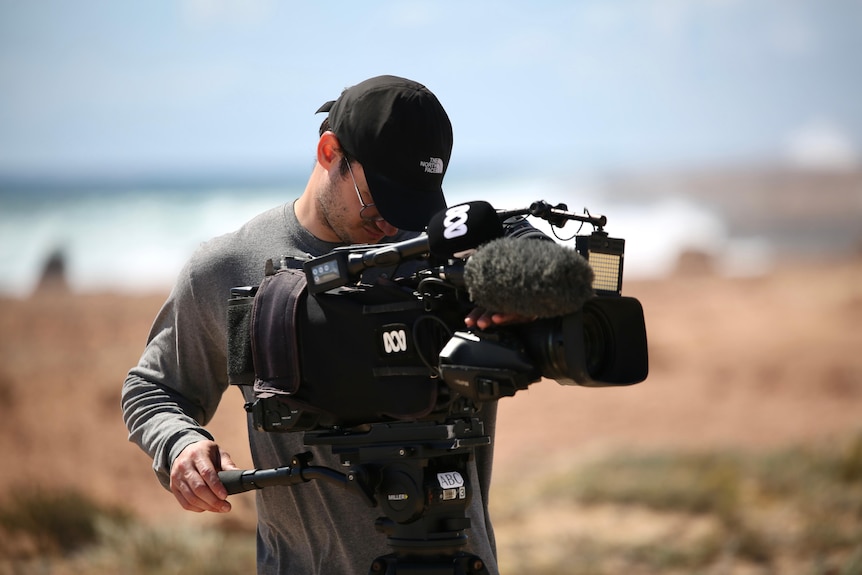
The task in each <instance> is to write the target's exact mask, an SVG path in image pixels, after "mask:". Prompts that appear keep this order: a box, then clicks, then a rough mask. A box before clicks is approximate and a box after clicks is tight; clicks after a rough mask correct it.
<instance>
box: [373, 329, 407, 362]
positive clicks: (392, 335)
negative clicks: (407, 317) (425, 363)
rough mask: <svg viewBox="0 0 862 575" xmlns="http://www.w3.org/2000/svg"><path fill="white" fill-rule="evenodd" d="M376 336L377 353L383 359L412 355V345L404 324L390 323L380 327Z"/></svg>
mask: <svg viewBox="0 0 862 575" xmlns="http://www.w3.org/2000/svg"><path fill="white" fill-rule="evenodd" d="M377 336H378V338H377V347H378V351H379V352H380V355H382V356H384V357H393V356H399V355H403V354H407V353H412V347H413V344H412V342H411V341H410V330H409V327H408V326H407V325H406V324H403V323H390V324H387V325H384V326H381V327H380V328H379V329H378V331H377Z"/></svg>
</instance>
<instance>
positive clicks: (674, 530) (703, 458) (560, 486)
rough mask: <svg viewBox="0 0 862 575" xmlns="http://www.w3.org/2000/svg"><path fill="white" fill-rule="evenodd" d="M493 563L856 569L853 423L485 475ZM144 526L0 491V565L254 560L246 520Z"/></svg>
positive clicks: (79, 506)
mask: <svg viewBox="0 0 862 575" xmlns="http://www.w3.org/2000/svg"><path fill="white" fill-rule="evenodd" d="M492 512H493V518H494V523H495V526H496V531H497V538H498V548H499V555H500V565H501V570H502V573H504V574H510V573H527V572H529V573H531V574H533V575H551V574H554V575H606V574H607V575H610V574H617V573H634V574H645V575H649V574H662V575H669V574H670V575H672V574H677V573H678V574H704V575H706V574H736V573H739V574H743V573H745V574H760V573H762V574H764V575H765V574H770V575H771V574H783V573H793V574H803V575H862V434H859V435H857V436H854V437H850V438H847V439H846V440H844V441H835V442H832V443H830V444H827V445H818V446H804V447H792V448H785V449H780V450H774V451H770V452H766V453H744V452H740V451H727V452H702V453H650V454H644V453H630V454H625V453H617V454H614V455H611V456H606V457H604V458H601V459H598V460H595V461H592V462H588V463H583V462H582V463H579V464H577V465H573V466H572V467H571V468H568V469H563V470H558V471H555V472H553V473H550V474H546V475H542V476H540V477H539V478H537V479H535V480H532V481H530V482H529V484H527V482H526V481H523V480H522V481H521V482H514V481H509V482H507V483H502V484H495V487H494V493H493V497H492ZM194 525H196V523H195V522H193V521H189V522H186V523H183V524H182V525H179V524H176V522H172V523H171V524H169V525H150V524H146V523H144V522H142V521H140V520H138V519H137V518H135V517H134V515H133V514H132V513H131V512H129V511H128V510H124V509H120V508H116V507H113V506H108V505H104V504H100V503H98V502H96V501H94V500H92V499H89V498H88V497H86V496H85V495H83V494H82V493H78V492H75V491H46V490H40V489H33V488H28V489H21V490H13V491H12V492H11V493H10V495H8V496H7V497H6V498H4V499H3V500H2V501H0V575H7V574H8V575H12V574H14V575H29V574H36V573H38V574H48V575H66V574H73V573H88V574H95V575H102V574H104V575H107V574H109V573H110V574H113V573H126V574H131V575H136V574H148V575H169V574H171V575H173V574H180V573H211V574H216V575H219V574H225V575H227V574H233V573H252V572H254V554H255V541H254V531H253V529H249V528H238V527H236V526H233V527H231V526H230V524H227V523H225V524H220V525H221V526H212V525H208V526H207V527H200V526H198V527H193V526H194Z"/></svg>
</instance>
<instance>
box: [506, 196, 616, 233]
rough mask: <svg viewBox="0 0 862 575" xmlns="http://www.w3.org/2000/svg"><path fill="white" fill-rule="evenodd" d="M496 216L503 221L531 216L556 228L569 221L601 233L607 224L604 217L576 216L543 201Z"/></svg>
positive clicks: (559, 205) (560, 205)
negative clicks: (585, 225)
mask: <svg viewBox="0 0 862 575" xmlns="http://www.w3.org/2000/svg"><path fill="white" fill-rule="evenodd" d="M498 215H499V216H500V219H504V220H505V219H508V218H511V217H515V216H533V217H536V218H541V219H543V220H545V221H547V222H548V223H550V224H551V225H552V226H554V227H557V228H561V227H563V226H564V225H566V222H568V221H570V220H573V221H577V222H582V223H585V224H590V225H591V226H593V227H594V228H597V230H598V231H603V230H604V227H605V226H606V225H607V224H608V218H607V217H605V216H593V215H592V214H590V213H589V212H587V214H586V215H581V214H576V213H574V212H570V211H568V206H567V205H566V204H557V205H556V206H552V205H551V204H549V203H548V202H546V201H544V200H539V201H536V202H533V203H532V204H530V207H529V208H522V209H519V210H506V211H501V212H499V213H498Z"/></svg>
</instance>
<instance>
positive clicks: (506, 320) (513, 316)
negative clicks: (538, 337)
mask: <svg viewBox="0 0 862 575" xmlns="http://www.w3.org/2000/svg"><path fill="white" fill-rule="evenodd" d="M535 319H536V318H534V317H527V316H525V315H521V314H519V313H494V312H490V311H488V310H486V309H485V308H481V307H477V308H473V309H472V310H471V311H470V313H469V314H467V317H465V318H464V324H465V325H466V326H467V327H478V328H479V329H488V328H489V327H494V326H499V325H509V324H513V323H527V322H531V321H533V320H535Z"/></svg>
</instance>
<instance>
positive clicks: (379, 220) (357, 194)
mask: <svg viewBox="0 0 862 575" xmlns="http://www.w3.org/2000/svg"><path fill="white" fill-rule="evenodd" d="M344 161H345V162H347V171H348V172H350V179H351V180H353V189H354V190H356V197H357V198H359V203H360V205H362V209H360V210H359V217H360V218H362V219H363V220H365V221H367V222H372V223H375V224H376V223H378V222H382V221H383V217H381V216H375V217H372V218H369V217H366V216H363V215H362V212H364V211H365V210H366V209H368V208H373V207H374V204H373V203H371V204H366V203H365V200H363V199H362V194H360V193H359V186H357V185H356V178H355V177H354V176H353V168H351V167H350V158H348V157H347V156H346V155H345V156H344Z"/></svg>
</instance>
